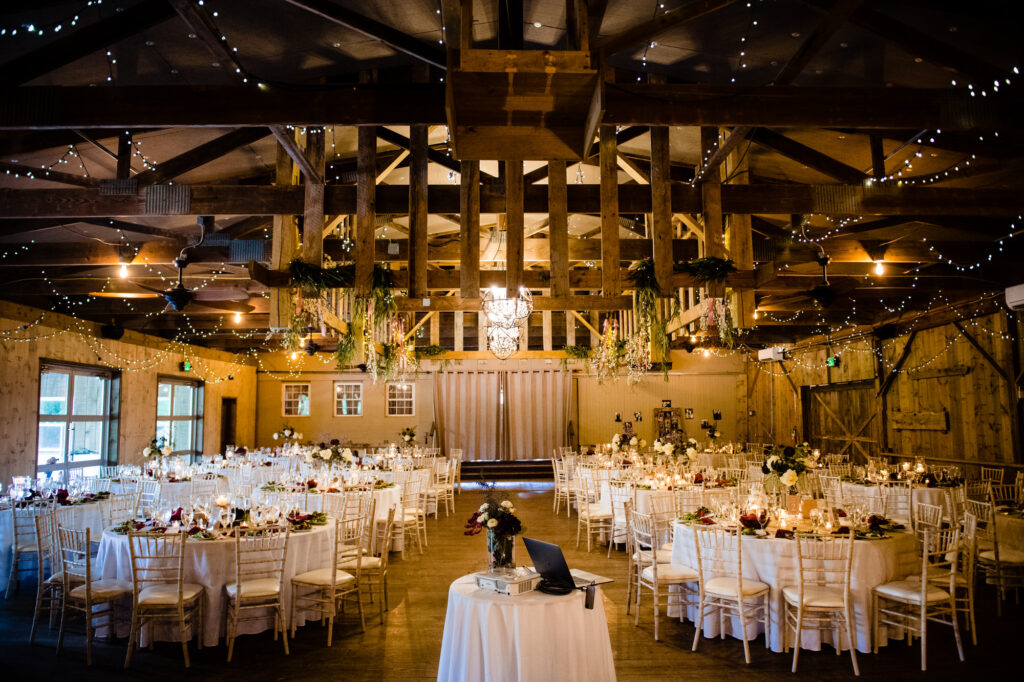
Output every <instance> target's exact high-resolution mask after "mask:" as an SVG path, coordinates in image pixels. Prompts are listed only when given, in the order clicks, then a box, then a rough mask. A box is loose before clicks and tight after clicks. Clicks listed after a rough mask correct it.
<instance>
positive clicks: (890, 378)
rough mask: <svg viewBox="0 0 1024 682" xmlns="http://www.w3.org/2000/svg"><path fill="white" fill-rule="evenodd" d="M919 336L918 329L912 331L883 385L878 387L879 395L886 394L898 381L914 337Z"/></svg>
mask: <svg viewBox="0 0 1024 682" xmlns="http://www.w3.org/2000/svg"><path fill="white" fill-rule="evenodd" d="M915 338H917V330H916V329H915V330H914V331H912V332H910V336H908V337H907V342H906V343H905V344H903V351H902V352H900V356H899V358H897V359H896V362H895V363H894V364H893V366H892V369H891V370H889V372H888V374H886V375H885V379H884V380H883V381H882V386H881V387H880V388H879V389H878V395H879V396H885V395H886V394H887V393H888V392H889V389H890V388H892V382H894V381H896V375H897V374H899V371H900V370H901V369H902V368H903V363H904V362H906V361H907V358H908V357H909V356H910V351H911V348H912V347H913V345H914V339H915Z"/></svg>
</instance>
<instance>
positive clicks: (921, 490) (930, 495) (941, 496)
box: [840, 481, 949, 521]
mask: <svg viewBox="0 0 1024 682" xmlns="http://www.w3.org/2000/svg"><path fill="white" fill-rule="evenodd" d="M840 486H841V490H842V492H843V494H846V491H847V490H850V491H853V493H854V494H861V495H863V494H864V493H866V492H867V493H869V494H870V495H872V496H873V497H878V496H879V495H880V494H881V489H882V486H878V485H863V484H862V483H847V482H845V481H844V482H843V483H840ZM911 490H912V491H913V492H912V495H913V496H914V504H915V505H917V504H933V505H935V506H937V507H942V513H943V515H944V516H946V517H949V505H948V504H947V503H946V500H947V496H946V490H947V488H929V487H927V486H923V485H915V486H914V487H913V488H911ZM901 520H903V521H906V520H907V519H901Z"/></svg>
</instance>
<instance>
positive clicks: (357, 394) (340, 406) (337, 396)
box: [334, 381, 363, 417]
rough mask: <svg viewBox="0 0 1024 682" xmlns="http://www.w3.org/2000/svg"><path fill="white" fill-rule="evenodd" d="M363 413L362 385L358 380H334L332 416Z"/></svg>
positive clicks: (358, 415) (357, 415)
mask: <svg viewBox="0 0 1024 682" xmlns="http://www.w3.org/2000/svg"><path fill="white" fill-rule="evenodd" d="M362 414H363V385H362V384H361V383H358V382H348V381H335V382H334V416H335V417H360V416H362Z"/></svg>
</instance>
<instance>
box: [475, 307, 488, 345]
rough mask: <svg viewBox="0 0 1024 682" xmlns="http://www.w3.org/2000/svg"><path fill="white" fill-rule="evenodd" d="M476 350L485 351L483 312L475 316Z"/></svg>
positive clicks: (485, 319)
mask: <svg viewBox="0 0 1024 682" xmlns="http://www.w3.org/2000/svg"><path fill="white" fill-rule="evenodd" d="M476 349H477V350H487V316H486V315H484V313H483V311H480V312H478V313H477V314H476Z"/></svg>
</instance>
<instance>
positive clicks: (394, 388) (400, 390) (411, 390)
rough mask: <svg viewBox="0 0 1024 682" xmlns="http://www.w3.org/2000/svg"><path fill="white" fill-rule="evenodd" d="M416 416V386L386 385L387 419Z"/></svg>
mask: <svg viewBox="0 0 1024 682" xmlns="http://www.w3.org/2000/svg"><path fill="white" fill-rule="evenodd" d="M415 414H416V384H388V412H387V415H388V416H389V417H412V416H415Z"/></svg>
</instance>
